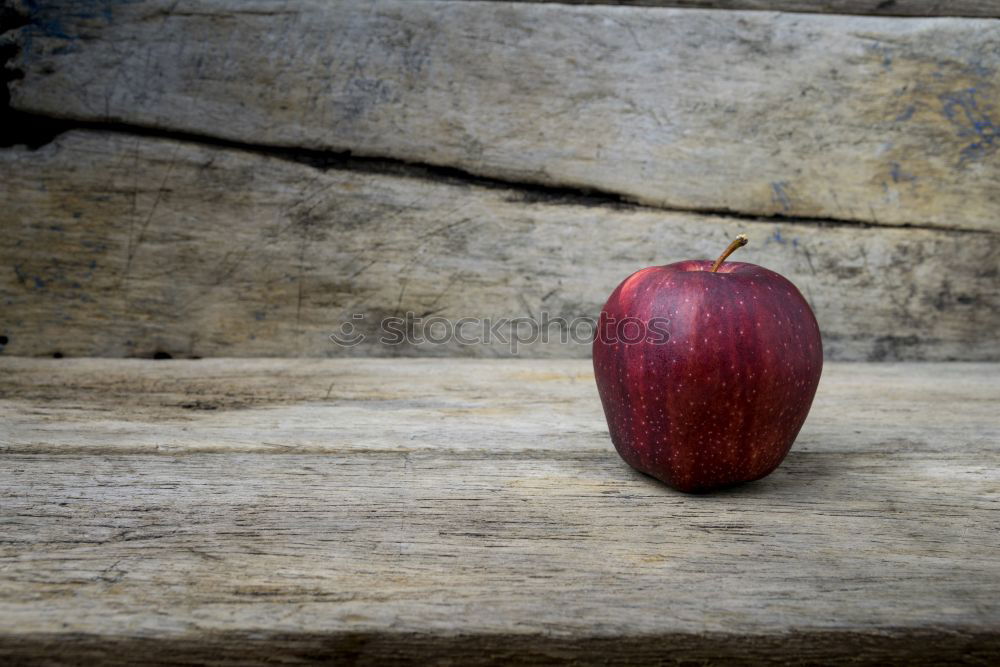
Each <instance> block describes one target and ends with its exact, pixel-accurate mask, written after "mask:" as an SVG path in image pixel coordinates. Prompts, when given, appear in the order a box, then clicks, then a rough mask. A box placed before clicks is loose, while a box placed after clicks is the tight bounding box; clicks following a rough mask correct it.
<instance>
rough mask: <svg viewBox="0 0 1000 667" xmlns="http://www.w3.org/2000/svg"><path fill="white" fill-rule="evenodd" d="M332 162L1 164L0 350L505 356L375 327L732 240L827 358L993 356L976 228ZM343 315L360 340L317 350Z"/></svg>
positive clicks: (583, 348)
mask: <svg viewBox="0 0 1000 667" xmlns="http://www.w3.org/2000/svg"><path fill="white" fill-rule="evenodd" d="M359 166H360V167H361V168H354V167H359ZM341 167H342V168H331V169H319V168H316V167H314V166H310V165H307V164H302V163H299V162H295V161H290V160H287V159H281V158H278V157H275V156H267V155H261V154H258V153H252V152H247V151H242V150H234V149H228V148H220V147H215V146H207V145H203V144H198V143H187V142H178V141H173V140H166V139H153V138H143V137H137V136H132V135H128V134H117V133H99V132H85V131H75V132H71V133H68V134H65V135H62V136H60V137H59V138H58V139H57V140H56V141H55V142H53V143H51V144H49V145H47V146H45V147H44V148H42V149H40V150H38V151H30V150H27V149H24V148H21V149H10V150H7V151H3V152H0V177H2V180H3V181H4V185H5V187H4V188H3V189H2V191H0V227H2V228H3V229H4V234H3V235H2V237H0V266H4V267H6V268H5V270H4V271H2V272H0V303H2V304H3V308H2V310H0V334H2V335H4V336H6V337H7V341H6V348H5V353H6V354H13V355H52V354H54V353H56V352H59V353H61V354H64V355H67V356H85V355H93V356H145V357H149V356H152V355H153V354H154V353H155V352H158V351H161V352H166V353H169V354H171V355H173V356H175V357H181V356H220V355H221V356H314V357H315V356H319V357H322V356H340V355H410V356H413V355H440V356H443V355H465V356H496V355H508V356H509V355H511V353H512V350H511V345H510V344H509V343H504V342H502V341H501V340H500V339H497V338H496V337H493V338H492V340H491V342H490V344H472V345H464V344H461V343H460V342H457V341H455V340H451V341H450V342H447V343H442V344H434V343H432V342H425V343H423V344H420V345H416V344H407V343H404V344H400V345H392V344H390V343H392V341H391V340H390V339H391V335H389V333H390V332H389V331H387V330H386V329H385V328H383V326H382V324H381V323H382V321H383V320H384V318H386V317H391V316H394V315H399V316H402V315H405V314H406V313H407V312H412V313H414V314H415V315H416V316H423V319H422V321H421V323H419V325H417V326H414V327H413V328H414V330H415V331H417V332H420V331H423V332H424V333H430V334H433V335H437V336H440V335H442V332H443V329H442V328H440V327H441V326H444V325H440V326H438V325H435V326H438V328H428V327H429V322H430V320H429V318H430V317H433V316H437V317H441V318H446V319H447V320H448V321H450V322H452V323H455V322H457V321H458V320H459V319H461V318H465V317H472V318H482V319H486V318H490V319H491V321H492V324H494V325H495V324H497V323H498V322H499V321H500V320H502V319H504V318H517V317H527V316H534V317H535V318H536V319H539V320H541V318H542V313H547V314H548V316H549V317H550V318H556V317H562V318H564V319H565V320H566V321H567V323H572V322H573V321H574V320H576V319H577V318H596V317H597V315H598V313H599V312H600V309H601V306H602V305H603V302H604V300H605V299H606V297H607V295H608V294H610V293H611V291H612V290H613V289H614V287H615V286H616V285H617V284H618V283H619V282H620V281H621V280H622V279H624V278H625V277H626V276H627V275H629V274H630V273H632V272H633V271H635V270H637V269H639V268H642V267H644V266H649V265H653V264H665V263H669V262H673V261H678V260H682V259H690V258H710V257H715V256H717V255H718V253H719V252H720V251H721V249H722V248H724V247H725V245H726V244H727V243H728V242H729V240H731V239H732V238H733V237H734V236H735V235H736V234H738V233H740V232H745V233H747V234H748V235H749V236H750V239H751V244H750V245H749V246H747V247H746V248H744V249H743V250H741V251H740V254H741V257H740V259H742V260H744V261H749V262H754V263H758V264H762V265H764V266H767V267H769V268H771V269H774V270H776V271H778V272H780V273H782V274H784V275H786V276H787V277H789V278H790V279H791V280H792V281H793V282H794V283H796V284H797V285H798V286H799V288H800V289H801V291H802V292H803V294H804V295H805V296H806V297H807V299H809V301H810V303H811V304H812V306H813V309H814V310H815V312H816V315H817V317H818V319H819V322H820V326H821V328H822V331H823V335H824V344H825V348H826V351H827V353H828V357H829V358H832V359H846V360H866V359H870V360H891V359H929V360H944V359H960V360H961V359H964V360H979V361H986V360H995V359H1000V340H998V339H997V337H996V336H995V335H993V332H995V331H996V330H997V328H998V326H1000V280H998V273H997V272H998V270H1000V235H997V234H992V233H959V232H954V231H944V230H935V229H898V228H892V227H872V228H859V227H858V226H855V225H833V226H826V225H816V224H807V223H791V222H789V223H782V224H777V223H773V222H767V221H761V222H755V221H746V220H734V219H730V218H726V217H720V216H700V215H695V214H689V213H681V212H666V211H658V210H655V209H648V208H642V207H637V206H609V205H606V204H603V203H601V202H595V201H588V200H580V199H579V198H577V199H574V198H568V199H563V200H560V199H558V198H546V197H544V196H542V195H539V194H538V193H534V194H532V193H529V195H530V196H528V197H526V195H525V192H523V191H518V190H510V189H505V188H502V187H488V186H487V185H485V184H480V185H470V184H469V183H468V182H465V181H453V180H452V181H449V180H448V179H444V178H441V177H434V178H428V177H427V176H428V174H426V173H424V172H419V171H417V172H415V173H414V172H412V171H411V172H405V171H404V172H401V173H396V174H392V173H379V169H380V167H379V166H378V165H373V164H371V163H363V164H361V165H357V164H353V163H349V164H344V165H341ZM383 171H384V170H383ZM355 314H358V315H363V316H364V317H363V319H353V318H354V315H355ZM345 322H346V323H351V324H355V325H357V330H358V332H360V333H364V334H365V335H366V336H367V338H366V339H365V340H364V342H362V343H360V344H358V345H357V346H355V347H341V346H338V345H336V344H334V343H333V342H332V341H331V340H330V338H329V335H330V334H331V333H334V332H337V331H339V330H340V327H341V325H342V324H343V323H345ZM482 331H483V329H482V325H473V326H472V327H471V328H467V329H464V330H463V333H464V334H465V335H466V336H467V337H469V338H473V339H475V338H478V339H479V340H482ZM519 331H520V335H521V336H522V340H525V339H526V338H527V337H528V336H529V334H530V330H528V329H525V328H523V327H522V328H521V329H519ZM477 332H479V333H478V335H477ZM500 332H501V333H504V332H505V335H506V336H508V337H509V336H510V328H509V327H506V328H503V327H502V328H501V329H500ZM576 332H577V333H578V334H579V336H580V338H579V340H582V341H583V342H580V343H577V342H574V341H573V340H572V339H567V342H566V343H563V342H562V340H561V339H560V335H559V331H558V329H557V328H552V329H551V330H550V338H549V342H548V343H542V342H540V341H539V342H535V343H526V344H523V345H520V346H519V347H518V348H517V350H516V352H517V353H518V354H526V355H529V356H577V357H588V356H589V354H590V345H589V336H588V334H589V332H590V329H589V328H588V327H587V326H586V325H585V324H584V325H581V326H580V327H578V328H577V329H576Z"/></svg>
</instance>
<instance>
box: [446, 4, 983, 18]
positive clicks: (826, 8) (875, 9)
mask: <svg viewBox="0 0 1000 667" xmlns="http://www.w3.org/2000/svg"><path fill="white" fill-rule="evenodd" d="M466 1H467V2H470V1H474V2H480V1H482V0H466ZM512 1H513V2H536V3H541V2H560V3H563V4H567V5H633V6H637V7H681V8H686V9H699V8H700V9H737V10H744V9H751V10H759V11H782V12H819V13H839V14H876V15H881V16H979V17H997V16H1000V4H998V3H997V2H996V1H995V0H512Z"/></svg>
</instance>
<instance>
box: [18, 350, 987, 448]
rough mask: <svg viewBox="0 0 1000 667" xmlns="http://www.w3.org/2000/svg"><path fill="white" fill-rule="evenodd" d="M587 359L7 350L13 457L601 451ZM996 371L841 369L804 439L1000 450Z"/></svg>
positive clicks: (808, 442) (603, 432) (840, 444)
mask: <svg viewBox="0 0 1000 667" xmlns="http://www.w3.org/2000/svg"><path fill="white" fill-rule="evenodd" d="M588 363H589V362H588V361H586V360H577V359H547V360H537V359H506V360H493V359H485V360H475V359H467V360H462V361H461V362H459V361H457V360H449V359H405V360H403V359H339V360H338V359H330V360H318V359H203V360H174V361H170V362H158V363H155V364H153V365H150V364H149V363H148V361H146V360H135V359H63V360H60V361H59V362H52V363H50V362H49V361H48V360H38V359H29V358H24V357H6V358H0V370H2V375H3V378H4V382H3V384H2V385H0V424H3V425H4V427H5V429H6V432H5V433H6V435H5V437H4V438H3V440H2V441H0V453H2V454H73V455H83V454H91V455H97V454H121V455H131V454H151V453H157V454H179V455H181V454H189V453H191V454H194V453H226V452H228V453H237V452H239V453H296V454H298V453H302V454H325V453H330V454H349V453H350V452H352V451H362V452H375V453H387V452H402V453H408V452H414V451H419V450H423V449H428V448H430V449H441V448H445V449H448V450H449V451H454V452H466V453H469V454H470V455H479V454H483V453H489V452H493V453H498V454H503V455H507V454H513V453H518V452H520V453H522V454H526V455H537V456H549V455H551V456H556V457H558V456H561V455H565V454H566V453H568V452H590V453H594V452H598V453H600V452H605V451H606V450H607V448H608V442H609V441H608V433H607V427H606V425H605V421H604V415H603V413H602V410H601V405H600V402H599V400H598V397H597V390H596V388H595V385H594V379H593V372H592V370H591V368H590V366H589V365H588ZM996 369H997V366H996V365H995V364H967V363H958V364H956V363H950V364H949V363H938V364H935V365H934V366H926V365H922V364H916V363H896V364H866V363H842V362H840V363H838V362H832V363H827V364H825V366H824V369H823V380H822V385H821V388H820V391H819V393H818V394H817V398H816V401H815V404H814V406H813V408H812V411H811V412H810V415H809V420H808V422H807V423H806V426H805V427H804V428H803V430H802V432H801V433H800V435H799V438H798V440H797V441H796V445H795V448H796V450H797V451H820V450H826V449H833V450H836V451H839V452H844V453H846V452H883V453H884V454H886V455H889V454H892V453H893V452H896V451H897V450H907V449H913V448H919V449H920V450H927V451H931V450H933V451H935V452H942V453H947V452H950V451H952V450H953V449H961V450H963V451H968V452H974V453H975V452H988V451H989V450H991V449H994V448H995V447H994V445H995V443H996V442H997V441H1000V422H998V421H997V419H996V405H995V400H994V399H995V398H996V397H997V396H996V393H997V384H998V382H1000V379H998V377H997V376H996V373H995V370H996ZM942 403H945V404H946V405H947V407H946V408H944V407H940V406H941V404H942ZM845 414H850V415H851V423H852V426H851V428H844V415H845ZM887 415H888V416H889V421H888V422H886V419H887V417H886V416H887ZM449 422H451V425H450V426H448V427H447V428H445V429H444V430H442V426H441V425H442V424H445V423H449ZM542 431H544V433H545V437H544V438H539V437H536V436H537V434H538V433H539V432H542ZM262 434H266V437H263V438H262ZM886 443H889V450H886V447H887V444H886ZM532 453H534V454H532Z"/></svg>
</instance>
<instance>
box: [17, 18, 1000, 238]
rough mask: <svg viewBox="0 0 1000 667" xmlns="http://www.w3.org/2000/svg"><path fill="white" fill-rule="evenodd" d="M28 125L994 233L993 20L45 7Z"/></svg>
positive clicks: (999, 171) (996, 59)
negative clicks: (111, 127)
mask: <svg viewBox="0 0 1000 667" xmlns="http://www.w3.org/2000/svg"><path fill="white" fill-rule="evenodd" d="M33 7H34V10H33V12H32V13H31V15H30V17H29V24H28V25H27V26H25V27H24V28H22V29H21V30H20V31H19V39H20V43H21V45H22V47H23V48H22V52H21V54H20V56H18V58H16V59H15V62H14V63H13V66H14V67H17V68H20V69H21V70H22V71H23V73H24V77H23V79H20V80H17V81H14V82H12V84H11V103H12V105H13V107H14V108H15V109H19V110H22V111H25V112H31V113H37V114H45V115H55V116H59V117H61V118H69V119H80V120H87V121H109V122H115V123H124V124H126V125H130V126H144V127H152V128H163V129H168V130H181V131H186V132H192V133H198V134H203V135H209V136H215V137H223V138H225V139H228V140H233V141H238V142H243V143H249V144H267V145H280V146H295V147H304V148H309V149H320V150H330V151H351V152H352V153H354V154H355V155H369V156H384V157H392V158H396V159H401V160H406V161H410V162H419V163H428V164H434V165H444V166H450V167H456V168H459V169H462V170H465V171H467V172H470V173H474V174H479V175H486V176H490V177H497V178H501V179H505V180H509V181H513V182H528V183H539V184H546V185H552V186H569V187H573V188H591V189H597V190H601V191H606V192H610V193H615V194H620V195H622V196H624V197H626V198H628V199H630V200H634V201H638V202H642V203H646V204H652V205H657V206H665V207H671V208H683V209H696V210H702V211H704V210H711V211H735V212H740V213H747V214H754V215H757V214H766V215H785V216H808V217H817V218H824V219H828V218H832V219H844V220H861V221H868V222H878V223H889V224H905V223H916V224H929V225H938V226H947V227H963V228H973V229H988V230H994V231H996V230H997V229H998V224H1000V222H998V220H1000V216H998V215H997V213H998V212H1000V190H998V189H997V188H996V187H995V184H996V182H997V180H998V177H1000V167H998V165H1000V162H998V161H997V159H996V155H997V153H996V151H997V147H998V146H1000V143H997V141H996V136H997V129H996V128H997V120H996V113H997V110H996V108H995V102H996V100H997V98H998V94H1000V91H998V88H997V81H998V78H997V76H996V71H997V67H998V65H1000V56H998V55H997V52H996V49H995V48H994V45H995V44H996V42H997V39H998V38H1000V23H998V22H997V21H995V20H986V19H915V20H906V21H901V20H899V19H889V18H878V17H857V16H837V15H819V14H780V13H766V12H765V13H761V12H718V11H710V10H683V9H653V8H642V7H602V6H569V5H562V4H532V3H527V4H526V3H515V4H508V3H499V2H497V3H489V2H461V3H436V2H401V1H396V0H379V1H378V2H374V3H368V2H363V3H360V2H353V1H347V0H341V1H332V2H326V1H323V2H320V1H319V0H310V1H307V2H301V3H295V4H293V5H288V4H287V3H277V2H268V1H265V0H254V1H252V2H247V1H244V0H240V1H239V2H236V1H235V0H202V1H201V2H196V3H191V4H190V5H184V6H177V4H176V3H175V2H167V1H166V0H148V1H142V2H128V3H115V4H113V5H102V8H101V9H100V10H97V9H95V6H94V5H93V4H92V3H87V2H82V1H81V0H61V1H59V2H52V3H44V4H35V5H33Z"/></svg>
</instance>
